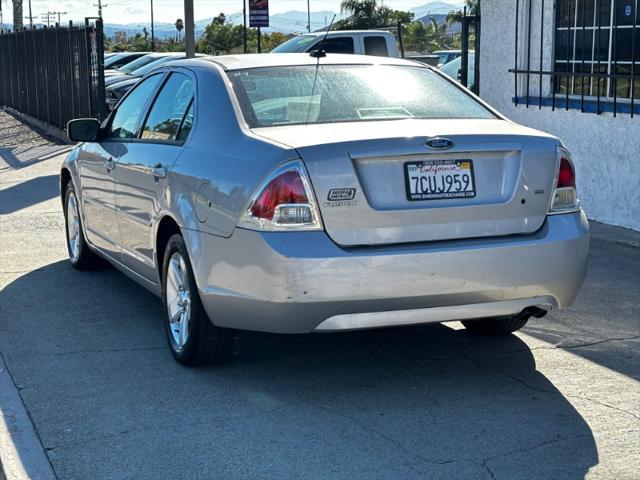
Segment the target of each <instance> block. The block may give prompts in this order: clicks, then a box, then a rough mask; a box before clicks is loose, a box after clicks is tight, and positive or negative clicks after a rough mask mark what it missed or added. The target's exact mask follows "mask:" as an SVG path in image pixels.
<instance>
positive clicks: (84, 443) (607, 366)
mask: <svg viewBox="0 0 640 480" xmlns="http://www.w3.org/2000/svg"><path fill="white" fill-rule="evenodd" d="M0 146H2V148H1V149H0V157H1V158H0V288H1V289H2V291H1V294H0V354H1V357H2V358H1V359H0V361H1V362H3V364H4V365H2V364H0V379H2V382H0V386H2V390H3V391H2V392H0V414H1V416H0V423H1V422H2V420H3V421H4V426H3V427H2V426H0V447H2V446H4V447H5V451H6V448H8V447H11V445H12V444H13V447H12V448H14V450H15V455H13V456H12V457H11V458H7V457H4V458H2V461H3V463H4V464H5V468H7V471H9V468H8V466H9V465H8V463H9V462H11V465H10V466H11V468H14V469H15V468H19V467H20V465H17V464H18V463H20V464H21V467H22V468H23V470H24V471H26V472H28V473H29V474H30V475H31V476H32V477H33V478H50V477H52V476H53V475H55V476H57V477H58V478H61V479H62V478H64V479H89V478H91V479H108V478H114V479H115V478H118V479H119V478H136V479H162V478H167V479H169V478H170V479H175V478H211V479H213V478H215V479H270V478H274V479H276V478H277V479H286V478H305V479H326V478H337V479H339V478H344V479H353V478H367V479H375V478H385V479H388V478H402V479H409V478H421V479H425V478H429V479H436V478H441V479H469V478H474V479H475V478H479V479H483V478H486V479H521V478H522V479H552V478H558V479H560V478H561V479H581V478H585V477H586V478H590V479H638V478H640V477H639V473H638V472H640V383H639V380H640V348H639V347H640V300H639V297H638V292H640V234H638V233H634V232H632V231H629V230H624V229H620V228H615V227H610V226H606V225H602V224H597V223H593V224H592V234H593V235H592V243H591V253H590V259H589V271H588V277H587V280H586V283H585V285H584V287H583V289H582V291H581V293H580V296H579V298H578V300H577V301H576V303H575V304H574V306H573V307H571V308H570V309H568V310H566V311H562V312H553V313H551V314H550V315H548V316H547V317H546V318H543V319H532V320H531V321H530V323H529V324H528V326H527V327H525V328H524V329H523V330H522V331H521V332H520V333H517V334H515V335H511V336H508V337H505V338H485V337H479V336H474V335H471V334H469V333H468V332H466V331H465V330H464V329H463V328H462V327H461V325H459V324H457V323H452V324H447V325H429V326H416V327H408V328H396V329H383V330H374V331H366V332H350V333H340V334H314V335H290V336H279V335H270V334H261V333H250V332H240V333H239V334H238V343H237V345H238V346H237V354H236V356H235V358H234V360H233V361H232V362H231V363H228V364H225V365H223V366H219V367H211V368H200V369H189V368H184V367H181V366H180V365H178V364H177V363H176V362H174V360H173V359H172V357H171V354H170V352H169V349H168V348H167V346H166V339H165V336H164V332H163V327H162V322H161V315H162V306H161V303H160V302H159V300H158V299H157V298H155V297H153V296H152V295H151V294H149V293H148V292H147V291H146V290H144V289H142V288H141V287H139V286H138V285H136V284H134V283H133V282H132V281H130V280H128V279H127V278H126V277H125V276H123V275H122V274H120V273H118V272H117V271H116V270H114V269H113V268H110V267H105V268H102V269H100V270H96V271H92V272H84V273H83V272H78V271H76V270H74V269H73V268H72V267H71V266H70V265H69V264H68V262H67V260H66V256H67V252H66V247H65V242H64V224H63V216H62V212H61V203H60V200H59V193H58V186H57V181H58V180H57V173H58V169H59V166H60V162H61V161H62V158H63V155H64V152H65V150H66V147H64V146H60V145H55V144H52V143H50V142H47V141H45V140H43V139H42V138H40V137H39V136H38V135H37V134H35V133H33V132H31V131H30V130H28V129H27V128H26V127H23V126H21V125H20V124H19V123H18V122H17V121H16V120H15V119H13V118H12V117H10V116H8V115H7V114H5V113H2V112H0ZM13 393H15V395H14V394H13ZM23 408H24V410H25V411H26V414H27V416H26V417H25V416H24V415H23V414H22V413H21V412H22V409H23ZM30 422H32V425H33V430H30V429H31V426H30ZM3 432H4V433H3ZM40 445H41V446H40ZM49 462H50V463H49ZM16 465H17V466H16ZM1 477H2V473H1V472H0V478H1ZM8 478H11V477H10V476H8Z"/></svg>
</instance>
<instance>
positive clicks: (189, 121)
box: [177, 101, 193, 142]
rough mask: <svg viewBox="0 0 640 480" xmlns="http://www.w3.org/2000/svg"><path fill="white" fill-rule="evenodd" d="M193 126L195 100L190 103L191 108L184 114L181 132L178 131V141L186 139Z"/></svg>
mask: <svg viewBox="0 0 640 480" xmlns="http://www.w3.org/2000/svg"><path fill="white" fill-rule="evenodd" d="M192 128H193V101H192V102H191V104H189V110H187V113H186V114H185V116H184V120H183V121H182V126H181V127H180V133H178V138H177V139H178V141H181V142H182V141H184V140H186V139H187V137H188V136H189V132H191V129H192Z"/></svg>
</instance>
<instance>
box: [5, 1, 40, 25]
mask: <svg viewBox="0 0 640 480" xmlns="http://www.w3.org/2000/svg"><path fill="white" fill-rule="evenodd" d="M0 3H2V0H0ZM29 26H30V27H31V28H33V15H32V14H31V0H29Z"/></svg>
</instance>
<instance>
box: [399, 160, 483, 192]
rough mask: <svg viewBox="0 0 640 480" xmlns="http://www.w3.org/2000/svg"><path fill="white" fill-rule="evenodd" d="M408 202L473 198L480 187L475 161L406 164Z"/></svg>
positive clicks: (438, 161)
mask: <svg viewBox="0 0 640 480" xmlns="http://www.w3.org/2000/svg"><path fill="white" fill-rule="evenodd" d="M404 177H405V185H406V189H407V199H408V200H443V199H449V198H473V197H475V196H476V186H475V182H474V177H473V161H471V160H425V161H422V162H407V163H405V164H404Z"/></svg>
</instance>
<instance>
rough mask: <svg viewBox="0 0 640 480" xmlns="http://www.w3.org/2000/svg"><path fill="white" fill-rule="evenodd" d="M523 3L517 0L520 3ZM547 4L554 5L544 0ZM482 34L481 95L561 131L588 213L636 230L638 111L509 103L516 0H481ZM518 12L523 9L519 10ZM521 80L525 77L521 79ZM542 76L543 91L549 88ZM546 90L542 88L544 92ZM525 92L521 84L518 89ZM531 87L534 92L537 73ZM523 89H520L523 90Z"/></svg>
mask: <svg viewBox="0 0 640 480" xmlns="http://www.w3.org/2000/svg"><path fill="white" fill-rule="evenodd" d="M523 3H526V2H525V1H523V0H521V1H520V4H521V8H522V4H523ZM545 8H548V9H552V8H553V5H552V2H550V1H547V2H546V3H545ZM551 11H552V10H548V11H547V12H545V13H546V15H545V20H546V21H545V38H544V46H543V68H544V69H547V68H548V67H549V66H550V63H551V58H552V47H551V45H552V43H553V42H552V37H551V32H552V14H551ZM533 12H534V14H533V17H532V62H531V65H532V68H536V69H537V68H538V67H539V65H540V57H539V53H538V52H539V51H540V36H539V34H540V6H539V0H533ZM481 13H482V37H481V54H480V62H481V63H480V96H481V97H482V98H483V99H485V100H486V101H487V102H488V103H490V104H491V105H493V106H494V107H495V108H496V109H497V110H498V111H499V112H501V113H502V114H503V115H505V116H506V117H508V118H510V119H511V120H513V121H515V122H518V123H521V124H523V125H527V126H529V127H533V128H537V129H540V130H544V131H546V132H549V133H552V134H554V135H556V136H557V137H559V138H560V139H561V140H562V141H563V142H564V143H565V145H566V146H567V147H568V148H569V150H570V151H571V152H572V154H573V159H574V161H575V164H576V175H577V181H578V194H579V196H580V198H581V200H582V205H583V207H584V209H585V211H586V212H587V215H588V216H589V218H591V219H594V220H599V221H602V222H606V223H610V224H613V225H618V226H622V227H627V228H632V229H634V230H640V115H636V116H635V117H634V118H631V117H630V116H629V114H626V113H623V114H618V116H617V117H616V118H614V117H613V115H612V114H608V113H607V114H601V115H596V114H593V113H581V112H580V111H579V110H578V111H576V110H569V111H565V110H564V109H562V110H558V109H556V111H552V110H551V108H550V107H542V109H541V110H540V109H538V105H537V103H536V104H535V106H529V108H526V107H525V106H524V105H520V106H518V107H516V106H515V105H514V103H513V100H512V99H513V96H514V93H515V92H514V88H515V86H514V81H515V80H514V75H513V74H512V73H509V72H508V70H509V69H510V68H513V67H514V65H513V64H514V52H515V49H514V41H515V22H516V20H515V0H485V1H483V2H482V12H481ZM521 15H522V12H521ZM524 19H525V16H522V18H521V22H520V26H519V30H520V32H522V35H520V38H521V40H520V43H519V47H518V48H519V51H520V55H519V57H520V62H521V63H520V67H521V68H522V67H523V66H525V65H526V59H525V56H526V49H525V47H526V28H527V22H525V21H524ZM521 81H523V80H521ZM548 88H549V83H548V80H546V79H545V80H543V94H544V93H547V92H548ZM545 90H546V92H545ZM520 92H524V89H520ZM530 92H531V94H532V95H537V94H538V83H537V79H532V81H531V88H530ZM521 94H522V93H521Z"/></svg>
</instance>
